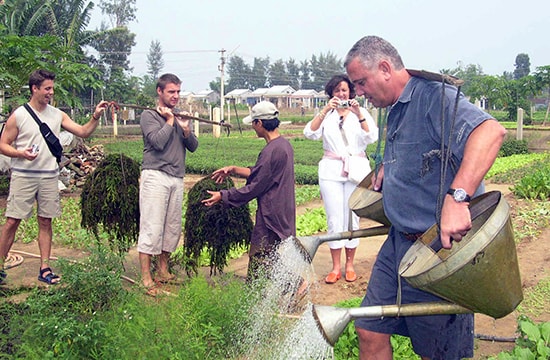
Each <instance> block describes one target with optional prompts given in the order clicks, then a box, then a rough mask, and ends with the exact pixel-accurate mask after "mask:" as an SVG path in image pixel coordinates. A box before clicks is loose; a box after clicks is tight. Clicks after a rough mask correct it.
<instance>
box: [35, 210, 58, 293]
mask: <svg viewBox="0 0 550 360" xmlns="http://www.w3.org/2000/svg"><path fill="white" fill-rule="evenodd" d="M37 219H38V248H39V250H40V270H42V269H46V268H48V267H50V255H51V252H52V235H53V232H52V219H51V218H45V217H41V216H38V218H37ZM49 273H50V272H49V271H46V272H45V273H44V274H42V276H46V275H48V274H49ZM59 280H60V278H57V279H54V280H52V282H53V283H57V282H59Z"/></svg>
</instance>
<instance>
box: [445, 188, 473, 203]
mask: <svg viewBox="0 0 550 360" xmlns="http://www.w3.org/2000/svg"><path fill="white" fill-rule="evenodd" d="M447 194H449V195H451V196H452V197H453V199H454V200H455V201H456V202H458V203H461V202H470V200H471V198H470V195H468V194H467V193H466V190H464V189H461V188H456V189H449V190H447Z"/></svg>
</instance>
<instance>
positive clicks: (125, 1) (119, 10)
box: [99, 0, 137, 28]
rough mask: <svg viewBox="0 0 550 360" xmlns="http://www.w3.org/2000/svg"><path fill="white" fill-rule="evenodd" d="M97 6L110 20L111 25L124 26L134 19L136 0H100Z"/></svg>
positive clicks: (114, 26) (115, 26)
mask: <svg viewBox="0 0 550 360" xmlns="http://www.w3.org/2000/svg"><path fill="white" fill-rule="evenodd" d="M99 8H100V9H101V12H102V13H103V14H107V16H109V19H110V20H111V26H112V27H113V28H118V27H122V26H126V25H128V24H129V23H131V22H132V21H134V20H135V19H136V11H137V8H136V0H101V1H100V2H99Z"/></svg>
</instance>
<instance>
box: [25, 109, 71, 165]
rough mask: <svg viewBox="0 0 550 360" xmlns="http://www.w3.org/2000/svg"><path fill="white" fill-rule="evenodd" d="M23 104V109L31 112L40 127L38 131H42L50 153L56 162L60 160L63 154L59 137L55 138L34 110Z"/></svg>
mask: <svg viewBox="0 0 550 360" xmlns="http://www.w3.org/2000/svg"><path fill="white" fill-rule="evenodd" d="M24 106H25V109H27V111H28V112H29V113H30V114H31V116H32V118H33V119H34V121H36V123H37V124H38V126H39V127H40V132H41V133H42V136H44V140H46V144H48V149H50V152H51V153H52V155H53V156H55V158H56V160H57V162H58V163H59V162H61V157H62V156H63V146H62V145H61V143H60V142H59V139H58V138H57V136H55V134H54V133H53V131H52V130H51V129H50V127H49V126H48V124H46V123H43V122H42V121H40V119H39V118H38V116H37V115H36V114H35V113H34V111H33V110H32V108H31V107H30V106H29V104H25V105H24Z"/></svg>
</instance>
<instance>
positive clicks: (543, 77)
mask: <svg viewBox="0 0 550 360" xmlns="http://www.w3.org/2000/svg"><path fill="white" fill-rule="evenodd" d="M534 76H535V81H536V82H537V87H538V88H539V89H545V90H546V91H547V97H546V114H545V115H544V121H543V123H542V125H543V126H544V125H546V121H547V120H548V112H549V111H550V65H545V66H539V67H537V69H536V71H535V75H534Z"/></svg>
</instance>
